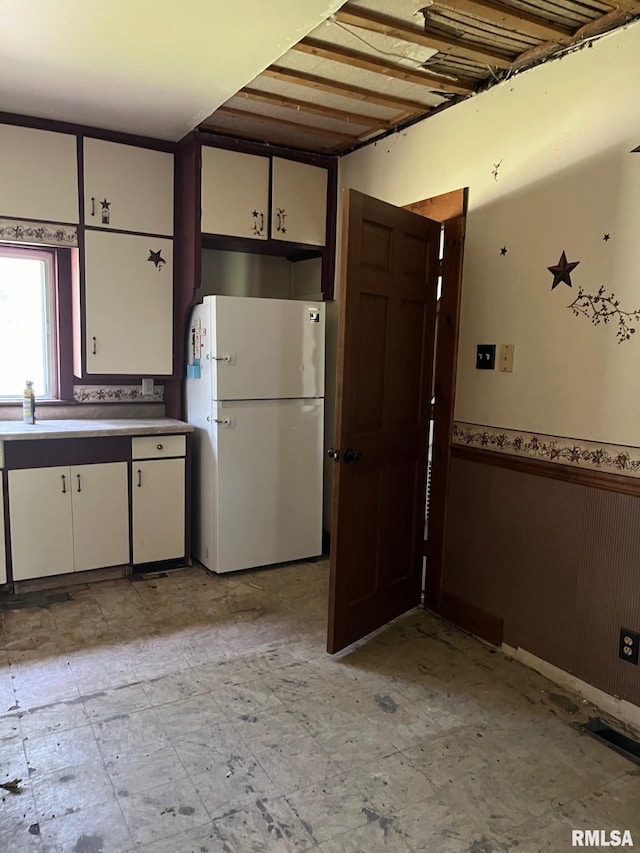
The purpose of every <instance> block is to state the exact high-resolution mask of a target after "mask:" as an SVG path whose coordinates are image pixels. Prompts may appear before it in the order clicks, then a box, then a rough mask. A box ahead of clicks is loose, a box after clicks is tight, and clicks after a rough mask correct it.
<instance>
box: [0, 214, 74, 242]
mask: <svg viewBox="0 0 640 853" xmlns="http://www.w3.org/2000/svg"><path fill="white" fill-rule="evenodd" d="M0 242H5V243H30V244H31V245H39V246H67V247H70V248H73V247H75V246H77V245H78V226H77V225H60V224H59V223H57V222H30V221H28V220H25V219H9V218H5V217H0Z"/></svg>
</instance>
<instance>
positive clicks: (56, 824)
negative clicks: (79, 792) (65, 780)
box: [40, 801, 135, 853]
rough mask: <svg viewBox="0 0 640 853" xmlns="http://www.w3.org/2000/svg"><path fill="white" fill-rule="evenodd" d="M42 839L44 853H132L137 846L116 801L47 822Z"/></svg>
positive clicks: (41, 827) (41, 832)
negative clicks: (84, 852)
mask: <svg viewBox="0 0 640 853" xmlns="http://www.w3.org/2000/svg"><path fill="white" fill-rule="evenodd" d="M40 838H41V839H42V845H43V848H44V853H71V851H74V853H75V851H78V853H80V851H87V853H129V851H131V850H133V849H134V848H135V845H134V842H133V839H132V838H131V834H130V833H129V830H128V828H127V825H126V823H125V820H124V817H123V816H122V812H121V810H120V807H119V805H118V803H117V802H115V801H114V802H110V803H103V804H101V805H98V806H92V807H91V808H87V809H82V810H81V811H78V812H74V813H73V814H68V815H64V816H62V817H56V818H54V819H53V820H47V821H44V822H43V823H41V824H40Z"/></svg>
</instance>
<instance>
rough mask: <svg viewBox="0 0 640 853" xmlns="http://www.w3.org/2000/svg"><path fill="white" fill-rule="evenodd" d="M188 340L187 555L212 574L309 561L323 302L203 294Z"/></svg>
mask: <svg viewBox="0 0 640 853" xmlns="http://www.w3.org/2000/svg"><path fill="white" fill-rule="evenodd" d="M189 332H190V341H189V355H188V359H187V361H188V366H187V379H186V408H187V420H188V421H189V423H191V424H193V425H194V426H195V428H196V429H195V434H194V441H193V469H192V482H193V501H192V513H193V546H192V550H193V554H194V556H195V557H196V558H197V559H198V560H199V561H200V562H201V563H203V564H204V565H205V566H206V567H207V568H208V569H210V570H211V571H214V572H233V571H239V570H240V569H249V568H253V567H256V566H267V565H271V564H273V563H283V562H287V561H290V560H301V559H305V558H308V557H314V556H318V555H319V554H321V553H322V467H323V431H324V399H323V397H324V334H325V317H324V305H323V304H322V303H321V302H302V301H297V300H288V299H262V298H252V297H241V296H206V297H205V298H204V300H203V302H202V303H201V304H199V305H196V306H195V307H194V309H193V312H192V314H191V318H190V326H189Z"/></svg>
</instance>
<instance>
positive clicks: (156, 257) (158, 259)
mask: <svg viewBox="0 0 640 853" xmlns="http://www.w3.org/2000/svg"><path fill="white" fill-rule="evenodd" d="M161 252H162V249H158V251H157V252H154V251H152V250H151V249H149V257H148V258H147V260H148V261H151V263H153V264H155V265H156V269H160V270H161V269H162V265H163V264H166V263H167V262H166V261H165V259H164V258H163V257H162V255H161Z"/></svg>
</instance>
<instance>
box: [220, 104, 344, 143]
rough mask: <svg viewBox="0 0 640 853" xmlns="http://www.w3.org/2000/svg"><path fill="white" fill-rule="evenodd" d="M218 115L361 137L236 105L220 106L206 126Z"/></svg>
mask: <svg viewBox="0 0 640 853" xmlns="http://www.w3.org/2000/svg"><path fill="white" fill-rule="evenodd" d="M217 115H227V116H230V117H232V118H242V119H251V121H252V122H267V123H268V124H273V125H276V126H278V127H287V128H289V129H290V130H291V129H293V128H295V129H296V130H300V131H304V133H315V134H318V135H319V136H331V137H333V138H334V139H342V140H344V141H345V142H355V141H356V140H358V139H359V138H360V134H357V133H343V132H342V131H339V130H329V128H326V127H318V126H317V125H313V124H303V123H302V122H299V121H289V119H285V118H275V117H274V116H269V115H263V114H262V113H252V112H249V110H237V109H235V108H234V107H218V109H217V110H216V111H215V113H213V115H212V116H210V118H208V119H207V121H206V122H205V125H204V126H205V127H206V126H207V123H208V122H209V121H210V120H211V119H213V120H214V121H215V117H216V116H217Z"/></svg>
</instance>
